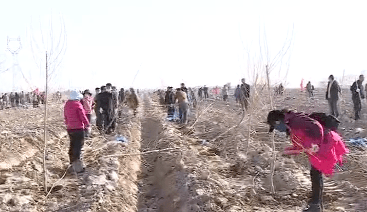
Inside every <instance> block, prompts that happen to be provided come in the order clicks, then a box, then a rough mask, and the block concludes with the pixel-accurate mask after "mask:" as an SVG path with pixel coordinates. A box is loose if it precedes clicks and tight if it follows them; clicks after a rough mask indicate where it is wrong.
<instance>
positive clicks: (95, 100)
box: [93, 87, 102, 130]
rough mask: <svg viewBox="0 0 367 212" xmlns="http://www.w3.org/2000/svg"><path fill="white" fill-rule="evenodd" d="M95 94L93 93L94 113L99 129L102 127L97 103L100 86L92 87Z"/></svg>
mask: <svg viewBox="0 0 367 212" xmlns="http://www.w3.org/2000/svg"><path fill="white" fill-rule="evenodd" d="M94 91H95V93H96V94H95V95H94V99H93V100H94V113H95V114H96V126H97V128H98V129H99V130H101V129H102V119H101V117H102V116H101V111H100V108H101V107H99V105H98V104H97V103H98V95H99V94H100V93H101V88H99V87H97V88H95V89H94Z"/></svg>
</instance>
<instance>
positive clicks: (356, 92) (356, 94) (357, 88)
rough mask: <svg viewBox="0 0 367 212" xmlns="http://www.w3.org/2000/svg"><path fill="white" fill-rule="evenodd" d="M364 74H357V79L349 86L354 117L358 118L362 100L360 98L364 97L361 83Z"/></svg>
mask: <svg viewBox="0 0 367 212" xmlns="http://www.w3.org/2000/svg"><path fill="white" fill-rule="evenodd" d="M363 81H364V76H363V75H359V79H358V80H357V81H355V82H354V83H353V85H352V86H351V87H350V90H351V91H352V100H353V104H354V113H355V116H354V119H355V120H358V119H360V118H361V117H360V113H361V110H362V102H361V99H364V97H365V95H364V89H363V85H362V83H363Z"/></svg>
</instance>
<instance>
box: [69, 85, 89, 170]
mask: <svg viewBox="0 0 367 212" xmlns="http://www.w3.org/2000/svg"><path fill="white" fill-rule="evenodd" d="M82 98H83V96H82V95H81V94H80V93H79V92H77V91H72V92H71V93H70V97H69V100H68V101H67V102H66V103H65V106H64V118H65V124H66V128H67V131H68V134H69V137H70V148H69V159H70V165H71V166H72V168H73V170H74V171H76V172H82V171H84V166H83V163H82V161H81V159H80V155H81V151H82V147H83V145H84V136H85V134H84V133H85V131H86V130H87V129H88V128H89V121H88V118H87V116H86V113H85V110H84V108H83V105H82V103H81V102H80V100H81V99H82Z"/></svg>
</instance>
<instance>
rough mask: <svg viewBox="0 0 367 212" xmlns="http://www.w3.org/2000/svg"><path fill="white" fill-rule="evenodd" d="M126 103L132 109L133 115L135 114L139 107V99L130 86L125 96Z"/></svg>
mask: <svg viewBox="0 0 367 212" xmlns="http://www.w3.org/2000/svg"><path fill="white" fill-rule="evenodd" d="M126 102H127V105H128V106H129V107H130V108H131V109H132V110H133V112H134V116H136V113H137V109H138V107H139V100H138V97H137V95H136V93H135V90H134V88H130V93H129V95H128V96H127V98H126Z"/></svg>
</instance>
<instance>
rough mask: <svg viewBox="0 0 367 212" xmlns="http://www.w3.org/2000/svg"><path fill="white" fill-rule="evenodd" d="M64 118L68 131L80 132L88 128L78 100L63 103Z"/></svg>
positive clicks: (87, 122)
mask: <svg viewBox="0 0 367 212" xmlns="http://www.w3.org/2000/svg"><path fill="white" fill-rule="evenodd" d="M64 118H65V124H66V128H67V129H68V130H80V129H86V128H87V127H89V121H88V119H87V116H86V115H85V111H84V108H83V105H82V104H81V103H80V101H78V100H68V101H67V102H66V103H65V106H64Z"/></svg>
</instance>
